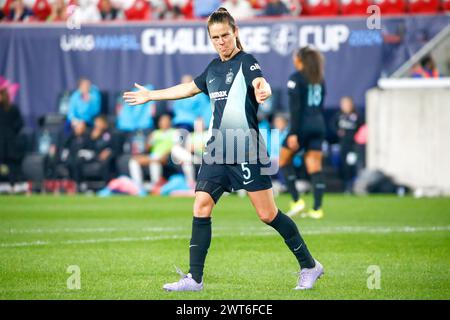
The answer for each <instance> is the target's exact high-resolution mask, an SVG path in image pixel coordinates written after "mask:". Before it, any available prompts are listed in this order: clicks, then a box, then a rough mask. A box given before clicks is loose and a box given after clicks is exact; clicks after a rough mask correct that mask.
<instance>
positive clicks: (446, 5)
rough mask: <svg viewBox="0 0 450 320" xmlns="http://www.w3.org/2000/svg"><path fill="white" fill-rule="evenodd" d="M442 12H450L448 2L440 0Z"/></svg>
mask: <svg viewBox="0 0 450 320" xmlns="http://www.w3.org/2000/svg"><path fill="white" fill-rule="evenodd" d="M442 10H444V11H450V0H442Z"/></svg>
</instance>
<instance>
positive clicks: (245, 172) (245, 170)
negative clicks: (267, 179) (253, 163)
mask: <svg viewBox="0 0 450 320" xmlns="http://www.w3.org/2000/svg"><path fill="white" fill-rule="evenodd" d="M247 164H248V162H243V163H241V168H242V172H243V175H242V176H243V177H244V179H245V180H248V179H250V177H251V175H252V173H251V171H250V169H249V168H247V167H246V166H245V165H247Z"/></svg>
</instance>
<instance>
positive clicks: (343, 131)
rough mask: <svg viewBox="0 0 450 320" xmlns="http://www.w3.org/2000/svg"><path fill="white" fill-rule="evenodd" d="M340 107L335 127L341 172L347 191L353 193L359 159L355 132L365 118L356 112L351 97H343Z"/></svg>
mask: <svg viewBox="0 0 450 320" xmlns="http://www.w3.org/2000/svg"><path fill="white" fill-rule="evenodd" d="M340 108H341V110H340V112H338V113H337V114H336V116H335V118H334V121H333V127H334V129H335V130H336V133H337V136H338V137H339V145H340V164H341V165H340V167H341V169H340V171H341V172H340V173H341V177H342V179H343V181H344V187H345V192H346V193H352V190H353V180H354V178H355V175H356V161H357V153H356V143H355V134H356V132H357V131H358V129H359V128H360V126H361V125H362V122H363V120H362V118H361V116H360V115H359V114H358V113H357V112H356V110H355V105H354V103H353V99H352V98H351V97H342V98H341V101H340Z"/></svg>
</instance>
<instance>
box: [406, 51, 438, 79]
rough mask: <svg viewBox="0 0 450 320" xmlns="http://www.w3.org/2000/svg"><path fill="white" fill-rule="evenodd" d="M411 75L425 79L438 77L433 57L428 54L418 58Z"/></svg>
mask: <svg viewBox="0 0 450 320" xmlns="http://www.w3.org/2000/svg"><path fill="white" fill-rule="evenodd" d="M411 77H413V78H427V79H430V78H439V70H438V69H437V67H436V64H435V62H434V60H433V58H432V57H431V56H430V55H426V56H425V57H423V58H422V59H421V60H420V63H419V64H417V65H416V66H415V67H414V68H413V70H412V73H411Z"/></svg>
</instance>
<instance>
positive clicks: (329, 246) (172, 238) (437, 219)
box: [0, 195, 450, 300]
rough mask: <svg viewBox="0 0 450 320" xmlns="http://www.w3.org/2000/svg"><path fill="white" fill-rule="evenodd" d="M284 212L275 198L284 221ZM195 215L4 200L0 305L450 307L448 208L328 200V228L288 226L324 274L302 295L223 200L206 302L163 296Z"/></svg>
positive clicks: (231, 201)
mask: <svg viewBox="0 0 450 320" xmlns="http://www.w3.org/2000/svg"><path fill="white" fill-rule="evenodd" d="M306 200H307V203H308V204H310V203H311V197H307V198H306ZM288 202H289V198H288V197H287V196H286V195H283V196H280V197H278V198H277V203H278V205H279V207H280V208H281V209H282V210H283V209H284V210H286V209H287V207H288ZM192 204H193V199H191V198H163V197H147V198H133V197H119V196H117V197H113V198H109V199H101V198H95V197H87V196H76V197H75V196H72V197H70V196H67V197H53V196H33V197H9V196H4V197H0V299H153V300H158V299H183V300H190V299H250V300H253V299H258V300H259V299H261V300H266V299H288V300H291V299H298V300H303V299H450V198H436V199H413V198H410V197H404V198H399V197H393V196H371V197H348V196H342V195H326V197H325V207H324V209H325V218H324V219H322V220H311V219H300V218H296V219H295V221H296V223H297V225H298V226H299V228H300V231H301V232H302V235H303V237H304V238H305V240H306V242H307V244H308V247H309V249H310V250H311V252H312V254H313V255H314V256H315V257H316V258H317V259H318V260H319V261H321V263H322V264H323V265H324V268H325V275H324V276H323V277H322V278H321V279H320V280H319V281H318V282H317V285H316V287H315V288H314V289H313V290H310V291H307V292H303V291H295V290H293V287H294V286H295V284H296V280H297V277H296V275H295V272H296V271H298V270H297V262H296V260H295V258H294V256H293V255H292V253H291V252H289V250H288V249H287V247H286V245H285V244H284V242H283V240H282V239H281V237H280V236H279V235H278V234H277V233H276V232H275V231H274V230H272V229H271V228H270V227H268V226H266V225H265V224H263V223H262V222H260V221H259V220H258V218H257V216H256V214H255V213H254V211H253V209H252V207H251V204H250V201H249V199H248V198H239V197H237V196H234V195H232V196H228V197H223V198H222V199H221V200H220V201H219V204H218V206H217V207H216V208H215V210H214V213H213V239H212V244H211V247H210V250H209V255H208V257H207V260H206V267H205V276H204V282H205V289H204V291H202V292H197V293H174V292H165V291H163V290H162V285H163V284H164V283H165V282H168V281H170V282H173V281H176V280H178V274H176V273H175V272H174V267H173V266H174V265H176V266H178V267H180V268H181V269H183V270H184V271H185V272H187V270H188V261H189V256H188V251H189V250H188V245H189V238H190V231H191V222H192V218H191V216H192V213H191V211H192ZM69 266H78V267H79V270H80V273H79V280H80V285H81V288H80V289H73V288H72V289H70V288H69V287H70V286H69V287H68V284H67V283H68V279H69V278H70V279H74V278H73V277H74V276H77V274H71V273H70V272H68V268H69ZM370 266H375V267H370ZM371 268H379V271H380V272H379V274H376V273H373V272H371V270H373V269H371ZM378 275H379V278H378V279H379V284H380V286H379V289H377V286H376V284H377V282H376V281H375V280H374V279H375V277H376V276H378ZM69 283H72V282H71V281H69ZM374 286H375V287H374Z"/></svg>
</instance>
